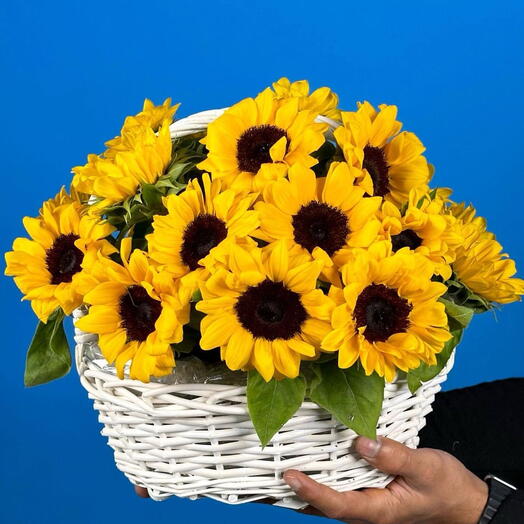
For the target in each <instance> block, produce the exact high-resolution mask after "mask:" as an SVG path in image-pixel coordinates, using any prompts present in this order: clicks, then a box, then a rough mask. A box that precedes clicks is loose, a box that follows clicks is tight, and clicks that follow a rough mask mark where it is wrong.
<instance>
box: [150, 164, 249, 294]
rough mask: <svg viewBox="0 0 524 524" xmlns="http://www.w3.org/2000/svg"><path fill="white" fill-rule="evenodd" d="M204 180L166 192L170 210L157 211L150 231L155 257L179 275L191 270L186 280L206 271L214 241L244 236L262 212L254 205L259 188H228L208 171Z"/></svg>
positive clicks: (218, 241) (219, 242)
mask: <svg viewBox="0 0 524 524" xmlns="http://www.w3.org/2000/svg"><path fill="white" fill-rule="evenodd" d="M201 184H202V185H201ZM201 184H200V183H199V182H198V181H197V180H193V181H191V182H190V183H189V185H188V186H187V188H186V189H185V190H184V191H183V192H182V193H180V194H179V195H170V196H168V197H166V198H164V206H165V207H166V209H167V215H156V216H155V217H154V220H153V233H151V234H150V235H147V236H146V239H147V242H148V252H149V255H150V257H151V259H152V260H153V261H155V262H156V263H157V264H158V265H160V266H162V267H163V268H165V269H166V270H167V271H169V272H170V273H172V274H173V275H174V276H175V277H177V278H179V277H183V276H184V275H187V277H186V278H185V279H184V280H186V281H187V282H188V285H189V286H193V287H195V286H197V283H198V279H199V277H200V274H201V273H202V271H203V263H202V259H204V258H205V257H207V255H208V254H209V253H210V251H211V250H212V249H213V248H214V247H216V246H219V245H220V244H221V243H222V242H223V241H226V240H228V239H234V238H236V237H238V238H239V239H244V238H245V237H247V236H248V235H251V234H252V233H253V232H254V231H255V230H256V228H257V227H258V225H259V220H258V213H257V212H256V211H254V210H252V209H250V208H251V206H252V204H253V202H254V200H255V199H256V198H257V194H256V193H250V194H247V195H246V194H243V195H239V194H238V193H236V192H235V191H234V190H233V189H224V190H222V189H221V185H222V181H221V180H220V179H217V180H213V181H212V182H211V181H210V178H209V175H208V174H207V173H204V175H203V177H202V183H201ZM189 282H192V284H190V283H189Z"/></svg>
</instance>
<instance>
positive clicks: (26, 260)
mask: <svg viewBox="0 0 524 524" xmlns="http://www.w3.org/2000/svg"><path fill="white" fill-rule="evenodd" d="M84 211H85V208H84V207H83V206H82V205H81V204H80V203H79V202H77V201H76V200H73V199H72V198H71V197H70V196H69V195H68V194H67V193H66V191H65V189H62V190H61V191H60V192H59V193H58V194H57V195H56V197H55V198H52V199H50V200H48V201H47V202H45V203H44V204H43V206H42V209H41V210H40V216H38V217H37V218H31V217H25V218H24V226H25V228H26V230H27V232H28V233H29V235H30V237H31V240H30V239H28V238H17V239H16V240H15V241H14V243H13V251H10V252H8V253H6V255H5V259H6V264H7V267H6V270H5V274H6V275H9V276H13V277H15V278H14V280H15V282H16V285H17V286H18V287H19V288H20V290H21V291H22V293H24V294H25V296H24V299H25V300H30V301H31V306H32V308H33V311H34V312H35V314H36V315H37V317H38V318H39V319H40V320H41V321H42V322H47V319H48V317H49V315H51V313H52V312H53V311H54V310H55V309H56V308H58V307H61V308H62V310H63V311H64V313H65V314H66V315H69V314H71V312H72V311H73V309H75V308H76V307H78V306H79V305H80V304H81V303H82V297H83V293H84V292H85V280H84V277H85V272H86V269H89V267H90V266H91V265H92V263H93V261H94V260H96V258H97V254H98V253H99V252H100V253H102V255H104V256H106V255H109V254H111V253H113V252H114V251H115V249H114V247H113V246H112V245H111V244H110V243H109V242H108V241H107V240H105V237H107V236H108V235H110V234H111V233H112V232H113V230H114V228H113V227H112V226H111V225H109V224H108V223H107V222H102V221H100V220H99V219H97V218H96V217H93V216H89V215H86V214H85V213H84Z"/></svg>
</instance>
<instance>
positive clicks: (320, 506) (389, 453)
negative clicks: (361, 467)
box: [284, 437, 488, 524]
mask: <svg viewBox="0 0 524 524" xmlns="http://www.w3.org/2000/svg"><path fill="white" fill-rule="evenodd" d="M355 449H356V450H357V452H358V453H360V455H361V456H362V457H363V458H364V459H365V460H366V461H367V462H369V463H370V464H371V465H372V466H374V467H376V468H377V469H379V470H381V471H383V472H385V473H389V474H391V475H396V478H395V479H394V480H393V481H392V482H391V483H390V484H388V486H387V487H386V488H384V489H378V488H367V489H364V490H360V491H347V492H344V493H339V492H337V491H335V490H333V489H331V488H329V487H327V486H324V485H322V484H319V483H318V482H315V481H314V480H313V479H311V478H310V477H308V476H307V475H305V474H304V473H300V472H299V471H295V470H289V471H286V473H285V474H284V480H285V482H286V483H287V484H289V486H290V487H291V489H293V491H295V492H296V493H297V495H298V496H299V497H300V498H301V499H303V500H304V501H306V502H308V503H309V504H311V506H313V508H316V510H318V511H316V512H315V511H314V510H313V511H312V510H311V508H308V509H307V510H306V511H304V512H305V513H313V514H317V515H321V516H325V517H328V518H332V519H336V520H342V521H344V522H348V523H350V524H476V523H477V522H478V521H479V519H480V516H481V514H482V510H483V508H484V506H485V504H486V501H487V497H488V486H487V484H486V483H485V482H483V481H482V480H480V479H479V478H478V477H476V476H475V475H474V474H473V473H471V472H470V471H468V470H467V469H466V468H465V467H464V466H463V464H462V463H461V462H459V461H458V460H457V459H456V458H455V457H453V456H452V455H450V454H449V453H446V452H444V451H439V450H435V449H427V448H423V449H410V448H408V447H406V446H404V445H402V444H400V443H398V442H396V441H394V440H390V439H388V438H383V437H379V439H378V441H374V440H371V439H368V438H365V437H359V438H358V439H357V440H356V443H355Z"/></svg>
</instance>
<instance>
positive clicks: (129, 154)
mask: <svg viewBox="0 0 524 524" xmlns="http://www.w3.org/2000/svg"><path fill="white" fill-rule="evenodd" d="M87 158H88V160H87V164H86V165H84V166H77V167H74V168H73V174H74V177H73V182H72V185H73V187H74V188H75V190H77V191H78V192H80V193H83V194H85V195H94V196H96V197H98V199H99V201H98V202H97V203H96V204H94V205H93V206H91V208H90V209H92V210H93V211H100V210H102V209H103V208H105V207H107V206H108V205H111V204H114V203H116V202H122V201H123V200H125V199H126V198H128V197H130V196H133V195H135V194H136V193H137V191H138V188H139V186H140V184H144V183H146V184H154V183H155V182H156V181H157V179H158V177H159V176H161V175H162V174H164V172H165V170H166V167H167V166H168V165H169V162H170V160H171V137H170V134H169V125H168V124H167V121H166V122H165V123H164V124H163V125H162V126H161V127H160V129H159V131H158V132H157V133H155V131H153V129H152V128H151V127H149V126H138V127H137V128H136V129H135V130H134V131H133V139H132V149H129V150H123V151H118V152H116V153H115V154H114V155H113V156H112V157H111V158H105V157H104V156H97V155H89V156H88V157H87Z"/></svg>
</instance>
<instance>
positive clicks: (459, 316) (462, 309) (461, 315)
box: [439, 298, 474, 328]
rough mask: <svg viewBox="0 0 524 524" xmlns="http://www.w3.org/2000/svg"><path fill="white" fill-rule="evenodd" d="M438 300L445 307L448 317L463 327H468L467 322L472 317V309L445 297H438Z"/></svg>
mask: <svg viewBox="0 0 524 524" xmlns="http://www.w3.org/2000/svg"><path fill="white" fill-rule="evenodd" d="M439 300H440V302H442V303H443V304H444V306H445V307H446V313H447V315H448V317H450V318H452V319H453V320H455V321H456V322H458V323H459V324H460V326H462V327H463V328H466V327H468V324H469V323H470V322H471V319H472V318H473V313H474V311H473V309H471V308H469V307H466V306H459V305H458V304H455V302H452V301H451V300H447V299H445V298H440V299H439Z"/></svg>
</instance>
